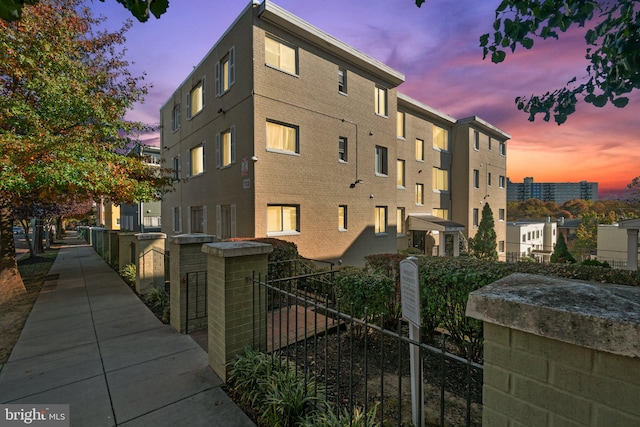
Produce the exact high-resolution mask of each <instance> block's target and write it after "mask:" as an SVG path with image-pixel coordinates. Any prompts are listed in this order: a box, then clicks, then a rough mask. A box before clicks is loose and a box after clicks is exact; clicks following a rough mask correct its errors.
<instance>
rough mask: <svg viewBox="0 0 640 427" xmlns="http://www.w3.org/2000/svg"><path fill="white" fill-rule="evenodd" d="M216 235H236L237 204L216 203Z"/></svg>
mask: <svg viewBox="0 0 640 427" xmlns="http://www.w3.org/2000/svg"><path fill="white" fill-rule="evenodd" d="M216 237H217V238H219V239H229V238H232V237H236V205H216Z"/></svg>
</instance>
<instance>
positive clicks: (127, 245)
mask: <svg viewBox="0 0 640 427" xmlns="http://www.w3.org/2000/svg"><path fill="white" fill-rule="evenodd" d="M136 234H138V233H132V232H120V234H118V260H119V261H118V270H122V267H124V266H125V265H127V264H136V258H138V257H137V255H136V254H137V252H138V251H137V249H135V248H136V246H137V242H138V240H137V239H136Z"/></svg>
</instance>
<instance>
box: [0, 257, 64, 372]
mask: <svg viewBox="0 0 640 427" xmlns="http://www.w3.org/2000/svg"><path fill="white" fill-rule="evenodd" d="M58 251H59V249H48V250H47V251H46V252H44V253H42V254H39V255H38V256H37V257H35V258H26V259H23V260H21V261H18V270H20V275H21V276H22V281H23V282H24V286H25V288H26V289H27V293H26V294H23V295H19V296H17V297H15V298H13V299H11V300H9V301H7V302H6V303H5V304H3V305H2V310H0V327H2V334H0V364H4V363H7V360H8V359H9V355H10V354H11V351H12V350H13V346H14V345H15V344H16V342H17V341H18V338H20V333H21V332H22V328H23V326H24V323H25V322H26V321H27V317H29V313H31V308H32V307H33V304H34V303H35V302H36V299H37V298H38V295H39V294H40V290H41V289H42V285H43V284H44V282H45V278H46V277H47V274H48V273H49V270H50V269H51V266H52V265H53V262H54V261H55V260H56V257H57V256H58Z"/></svg>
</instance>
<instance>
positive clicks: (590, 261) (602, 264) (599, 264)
mask: <svg viewBox="0 0 640 427" xmlns="http://www.w3.org/2000/svg"><path fill="white" fill-rule="evenodd" d="M580 265H590V266H592V267H603V268H611V266H610V265H609V263H608V262H607V261H604V262H600V261H598V260H595V259H585V260H584V261H582V262H580Z"/></svg>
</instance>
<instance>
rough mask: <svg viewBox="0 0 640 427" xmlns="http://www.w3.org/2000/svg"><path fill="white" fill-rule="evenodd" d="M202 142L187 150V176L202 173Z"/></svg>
mask: <svg viewBox="0 0 640 427" xmlns="http://www.w3.org/2000/svg"><path fill="white" fill-rule="evenodd" d="M204 165H205V163H204V142H203V143H202V144H200V145H197V146H195V147H193V148H192V149H191V150H190V152H189V176H196V175H200V174H201V173H204V170H205V169H204Z"/></svg>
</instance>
